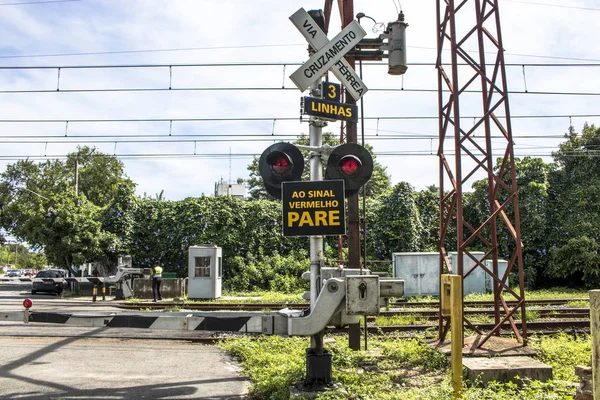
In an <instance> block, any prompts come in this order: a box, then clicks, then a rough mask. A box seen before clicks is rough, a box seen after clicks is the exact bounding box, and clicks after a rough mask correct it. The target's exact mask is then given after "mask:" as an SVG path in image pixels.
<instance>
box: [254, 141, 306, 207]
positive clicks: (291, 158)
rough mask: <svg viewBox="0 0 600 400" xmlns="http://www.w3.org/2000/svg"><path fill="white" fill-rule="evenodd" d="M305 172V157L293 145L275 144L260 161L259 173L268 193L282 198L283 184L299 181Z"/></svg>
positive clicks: (268, 148)
mask: <svg viewBox="0 0 600 400" xmlns="http://www.w3.org/2000/svg"><path fill="white" fill-rule="evenodd" d="M303 170H304V157H303V156H302V153H301V152H300V150H299V149H298V148H297V147H296V146H294V145H293V144H291V143H284V142H280V143H275V144H272V145H271V146H269V147H267V149H266V150H265V151H263V153H262V154H261V156H260V159H259V161H258V171H259V172H260V176H262V178H263V182H264V183H265V189H266V190H267V193H269V194H270V195H271V196H273V197H276V198H278V199H280V198H281V183H282V182H284V181H286V182H290V181H299V180H300V179H301V178H302V171H303Z"/></svg>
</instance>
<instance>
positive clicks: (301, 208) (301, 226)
mask: <svg viewBox="0 0 600 400" xmlns="http://www.w3.org/2000/svg"><path fill="white" fill-rule="evenodd" d="M282 188H283V189H282V200H283V235H284V236H311V235H315V236H325V235H343V234H345V233H346V218H345V207H344V181H342V180H334V181H316V182H283V185H282Z"/></svg>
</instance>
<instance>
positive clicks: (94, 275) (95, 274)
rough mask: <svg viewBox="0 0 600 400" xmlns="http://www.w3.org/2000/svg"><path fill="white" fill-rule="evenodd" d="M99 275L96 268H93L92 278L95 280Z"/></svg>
mask: <svg viewBox="0 0 600 400" xmlns="http://www.w3.org/2000/svg"><path fill="white" fill-rule="evenodd" d="M99 275H100V273H99V272H98V268H96V267H94V269H93V270H92V276H93V277H94V278H97V277H98V276H99Z"/></svg>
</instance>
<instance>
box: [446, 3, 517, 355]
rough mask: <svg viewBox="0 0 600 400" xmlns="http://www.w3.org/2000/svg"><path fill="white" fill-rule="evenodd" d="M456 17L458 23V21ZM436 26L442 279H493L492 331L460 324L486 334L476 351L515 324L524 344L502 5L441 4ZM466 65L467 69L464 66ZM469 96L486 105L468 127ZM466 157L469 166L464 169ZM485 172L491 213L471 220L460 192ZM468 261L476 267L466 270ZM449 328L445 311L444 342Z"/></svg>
mask: <svg viewBox="0 0 600 400" xmlns="http://www.w3.org/2000/svg"><path fill="white" fill-rule="evenodd" d="M469 6H473V8H474V9H475V12H474V13H473V12H472V10H469V9H470V7H469ZM473 16H474V18H473ZM459 18H460V21H461V23H460V24H458V23H457V22H456V21H457V20H458V19H459ZM469 18H471V19H472V25H469ZM436 28H437V30H438V32H437V33H438V34H437V38H438V46H437V48H438V56H437V61H436V68H437V70H438V101H439V104H438V106H439V129H440V132H439V135H440V145H439V150H438V156H439V158H440V164H439V165H440V174H441V176H440V220H441V221H440V274H442V273H443V272H444V271H443V270H444V267H447V269H448V271H449V272H450V273H452V274H457V275H459V276H461V278H462V279H463V280H464V278H465V277H467V276H468V275H470V274H471V273H473V271H474V270H476V269H479V268H481V269H483V270H484V273H485V274H487V275H489V276H490V277H491V278H492V280H493V289H494V317H495V318H494V327H493V328H492V330H491V331H489V332H487V333H485V334H484V333H483V332H481V331H480V330H479V329H478V328H477V327H475V326H474V325H473V324H471V323H470V322H469V321H468V319H467V318H466V317H464V319H463V321H464V324H465V325H466V326H468V327H469V328H470V329H472V330H473V331H474V332H476V333H478V334H480V335H482V339H481V340H479V342H478V343H479V344H478V346H479V347H481V346H483V344H485V342H486V341H487V340H488V339H489V338H490V337H491V336H492V335H499V334H500V329H501V328H502V326H503V325H504V324H510V326H511V328H512V331H513V333H514V335H515V336H516V338H517V339H518V340H520V339H522V340H523V344H526V343H527V323H526V320H525V292H524V272H523V255H522V247H523V244H522V242H521V231H520V216H519V204H518V196H517V194H518V188H517V181H516V170H515V161H514V150H513V139H512V132H511V130H512V129H511V123H510V109H509V106H508V89H507V82H506V72H505V64H504V49H503V46H502V36H501V30H500V17H499V11H498V0H489V1H487V0H486V1H483V0H462V1H456V0H438V1H437V26H436ZM474 40H475V41H477V43H478V46H477V50H473V49H471V48H467V46H468V45H467V43H471V42H472V41H474ZM444 45H446V46H448V45H449V47H450V48H449V50H450V68H449V69H446V67H445V64H444V63H443V62H442V58H443V57H444V56H445V51H447V50H448V48H447V47H446V48H444ZM463 46H464V47H463ZM472 53H473V54H472ZM488 53H495V55H494V56H492V57H491V59H493V60H494V61H493V63H494V64H493V65H492V66H491V67H488V64H486V54H488ZM461 63H464V65H466V66H468V67H463V66H462V65H461V66H460V67H459V64H461ZM478 78H479V79H478ZM468 91H480V92H481V99H482V100H481V104H482V108H481V117H476V118H475V120H474V121H473V124H472V126H471V127H466V126H465V125H464V124H461V113H460V97H461V95H463V94H465V93H466V92H468ZM496 112H503V113H504V115H503V116H501V115H496ZM462 118H464V117H462ZM450 134H452V135H453V138H454V141H453V146H451V145H450V143H448V146H446V143H445V139H446V138H448V139H450ZM492 135H497V136H499V137H501V138H502V139H504V142H501V141H500V140H498V141H496V142H494V146H495V147H497V148H498V147H499V148H500V151H501V154H504V157H503V158H499V160H500V164H499V167H498V168H497V170H496V165H494V158H493V156H494V154H493V149H492V141H491V138H492ZM448 142H449V141H448ZM497 143H498V144H497ZM446 149H448V150H452V153H454V154H453V155H454V165H453V164H452V163H451V162H450V159H449V158H446V156H445V154H444V151H445V150H446ZM463 158H464V159H465V160H466V162H465V163H464V164H463V161H462V160H463ZM481 172H483V173H485V174H486V175H487V181H488V182H487V183H488V199H487V200H488V205H489V215H488V216H487V218H485V220H483V221H480V220H477V219H476V218H474V220H468V221H467V220H466V219H465V214H464V213H463V187H465V188H468V187H470V184H471V183H473V181H474V180H475V179H477V178H476V177H477V173H481ZM509 179H510V181H508V180H509ZM448 182H449V183H450V184H451V187H450V190H448V191H446V190H445V188H444V185H445V184H446V183H448ZM511 213H512V215H511ZM467 217H468V216H467ZM453 224H455V226H456V246H457V247H456V251H457V255H456V261H457V262H456V265H450V262H449V257H448V253H447V251H446V249H445V247H444V245H445V243H446V241H445V239H447V235H448V228H449V226H451V225H453ZM500 227H503V228H504V229H506V230H507V231H508V232H510V236H509V237H507V238H501V237H500V236H498V229H500ZM500 239H502V240H503V241H511V240H512V241H513V242H512V243H506V244H507V246H505V247H508V248H509V249H513V250H510V252H512V254H509V252H507V253H506V254H503V255H504V256H506V257H507V259H508V260H509V261H508V267H507V270H506V272H504V273H502V274H501V273H500V268H499V263H498V257H499V256H500V255H499V248H501V243H499V242H500ZM482 249H484V250H485V254H484V256H482V257H477V256H475V255H474V254H473V250H482ZM465 261H469V263H470V264H473V266H472V267H468V268H465V267H464V266H465ZM490 264H491V265H490ZM513 267H514V269H516V271H515V272H517V273H518V277H519V289H518V290H513V289H512V288H510V287H509V286H508V276H509V274H510V272H511V270H513ZM506 295H510V296H512V297H513V298H514V299H515V300H516V306H515V305H510V306H509V303H508V302H507V301H506V300H505V296H506ZM517 311H520V313H521V320H522V332H519V330H518V328H517V325H516V322H515V317H516V316H517ZM444 322H445V320H444V319H443V318H442V314H441V312H440V317H439V333H440V340H443V338H444V335H445V332H447V329H448V326H447V325H446V326H444V325H443V324H444Z"/></svg>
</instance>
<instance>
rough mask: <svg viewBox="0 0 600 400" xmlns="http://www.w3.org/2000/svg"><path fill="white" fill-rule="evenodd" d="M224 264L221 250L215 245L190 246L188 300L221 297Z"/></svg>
mask: <svg viewBox="0 0 600 400" xmlns="http://www.w3.org/2000/svg"><path fill="white" fill-rule="evenodd" d="M222 277H223V264H222V256H221V248H220V247H217V246H215V245H200V246H190V248H189V257H188V298H190V299H217V298H219V297H221V285H222V279H223V278H222Z"/></svg>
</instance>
